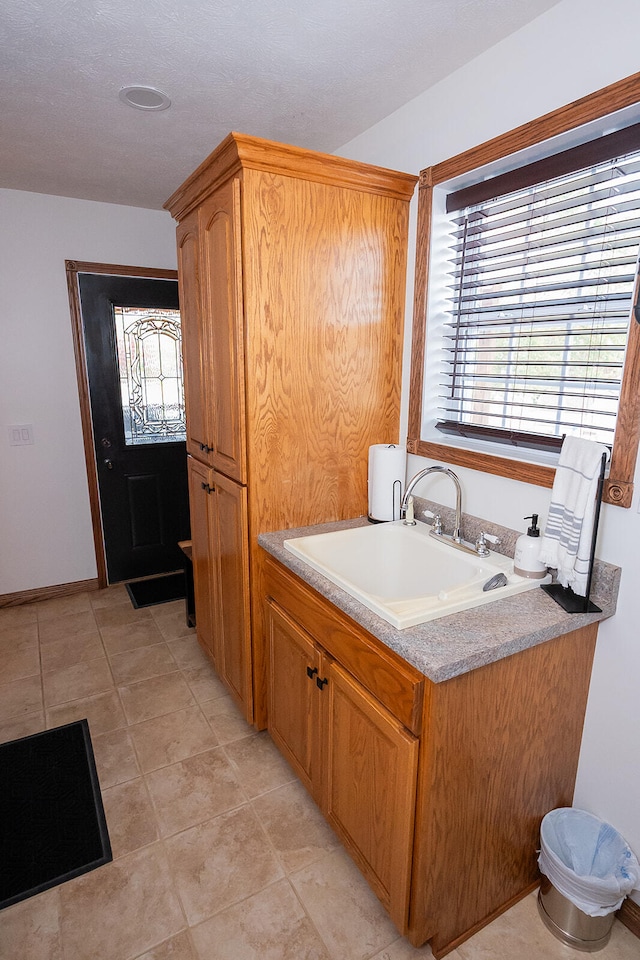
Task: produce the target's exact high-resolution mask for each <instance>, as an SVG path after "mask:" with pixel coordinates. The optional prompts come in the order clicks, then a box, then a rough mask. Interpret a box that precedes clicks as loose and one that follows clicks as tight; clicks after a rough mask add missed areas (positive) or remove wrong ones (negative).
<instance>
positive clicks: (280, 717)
mask: <svg viewBox="0 0 640 960" xmlns="http://www.w3.org/2000/svg"><path fill="white" fill-rule="evenodd" d="M266 632H267V642H268V644H269V686H268V707H269V709H268V717H269V720H268V728H269V733H270V735H271V737H272V738H273V740H274V742H275V743H276V745H277V746H278V747H279V748H280V751H281V752H282V753H283V754H284V756H285V757H286V758H287V760H288V761H289V763H290V764H291V766H292V767H293V769H294V770H295V772H296V773H297V775H298V777H299V778H300V779H301V780H302V782H303V783H304V785H305V786H306V788H307V790H308V791H309V792H310V793H311V794H312V796H316V794H317V792H318V772H319V765H318V762H317V761H318V750H319V727H320V715H319V707H320V703H321V698H320V697H319V696H318V687H317V685H316V679H317V677H318V676H319V670H320V654H319V652H318V650H317V648H316V646H315V644H314V642H313V640H312V639H311V637H310V636H309V635H308V634H307V633H306V632H305V631H304V630H303V629H302V627H300V626H299V625H298V624H297V623H295V621H293V620H292V619H291V618H290V617H289V616H287V614H286V613H285V612H284V610H282V609H280V607H278V606H277V604H275V603H273V602H268V603H267V631H266Z"/></svg>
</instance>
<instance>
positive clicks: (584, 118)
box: [408, 75, 640, 506]
mask: <svg viewBox="0 0 640 960" xmlns="http://www.w3.org/2000/svg"><path fill="white" fill-rule="evenodd" d="M639 98H640V75H636V76H635V77H632V78H628V80H626V81H622V82H621V83H620V84H614V85H613V86H612V87H610V88H606V90H604V91H599V92H598V93H597V94H594V95H593V96H592V97H589V98H585V100H584V101H578V102H577V104H572V105H570V106H569V107H567V108H565V109H564V111H557V112H556V113H554V114H550V115H548V116H547V117H544V118H541V120H539V121H536V122H535V123H534V124H531V125H528V126H527V127H525V128H519V129H518V130H516V131H511V133H509V134H506V135H505V136H504V137H502V138H497V139H496V140H495V141H491V142H490V143H489V144H484V145H482V147H479V148H475V149H474V150H472V151H469V152H468V153H467V154H463V155H461V156H460V157H457V158H454V159H453V160H452V161H447V162H446V163H445V164H440V165H439V166H438V167H433V168H430V169H428V170H426V171H423V173H422V175H421V181H420V207H419V223H418V233H419V236H418V252H417V266H416V310H415V316H414V346H413V364H412V377H411V388H410V417H409V440H408V449H409V451H410V452H414V453H419V454H422V455H424V456H430V457H433V458H435V459H440V460H445V461H447V462H451V463H457V464H460V465H463V466H469V467H472V468H476V469H482V470H484V471H488V472H493V473H496V474H501V475H504V476H511V477H514V478H516V479H521V480H527V481H529V482H534V483H539V484H542V485H545V486H551V484H552V483H553V476H554V466H553V463H552V458H550V457H549V456H546V458H545V456H544V455H540V454H538V453H537V451H552V452H553V451H556V452H557V451H558V450H559V448H560V446H561V444H562V439H563V436H564V435H565V434H573V435H578V436H583V437H586V438H588V439H594V440H598V441H599V442H602V443H606V444H608V445H609V446H610V447H611V448H612V461H611V469H610V477H609V480H608V481H607V485H606V488H605V496H604V498H605V500H607V501H608V502H612V503H618V504H620V505H622V506H629V505H630V502H631V495H632V489H633V488H632V480H633V470H634V465H635V459H636V453H637V445H638V414H639V403H638V397H637V393H638V391H637V389H636V386H635V384H636V383H637V371H638V369H639V361H638V354H639V353H640V336H639V335H638V331H637V328H638V324H637V323H636V322H635V320H634V319H633V318H632V307H633V304H634V302H635V299H636V295H637V276H636V274H637V262H638V253H639V248H640V124H638V123H633V122H631V121H632V120H633V119H634V116H633V113H634V112H635V119H636V120H637V117H638V111H637V110H635V111H633V110H632V111H631V112H630V111H628V110H627V109H626V108H627V107H628V106H629V105H630V104H635V103H636V101H637V100H638V99H639ZM617 108H619V110H620V112H619V113H618V114H617V116H616V117H615V118H612V117H611V116H610V114H611V111H612V109H617ZM605 116H606V124H607V127H608V130H609V131H610V130H611V129H612V128H613V132H607V133H603V125H602V124H601V125H600V126H598V125H597V124H595V127H596V129H595V130H594V124H593V121H594V120H598V119H599V118H600V117H605ZM588 121H589V122H590V123H589V125H586V126H585V124H587V122H588ZM616 126H617V127H618V128H617V129H616ZM566 130H570V131H571V137H572V141H571V145H570V146H567V145H566V143H562V142H561V138H560V142H561V145H560V146H558V145H557V144H558V142H559V137H558V135H559V134H561V133H562V132H564V131H566ZM551 136H553V137H554V141H553V145H554V146H553V148H552V147H551V146H550V145H549V140H550V138H551ZM576 140H577V141H578V142H577V144H576ZM552 150H553V152H552ZM534 151H535V152H534ZM532 152H533V156H534V158H535V159H533V160H532V156H531V154H532ZM516 154H517V156H516ZM523 158H524V160H523ZM483 161H484V162H483ZM429 264H430V268H429ZM427 315H428V316H427ZM630 317H631V320H630ZM427 322H428V323H429V337H428V338H427V335H426V328H427ZM427 341H428V349H427V348H426V344H427ZM498 445H500V446H498ZM498 450H504V451H505V453H504V454H501V453H499V452H496V451H498ZM545 459H546V463H545Z"/></svg>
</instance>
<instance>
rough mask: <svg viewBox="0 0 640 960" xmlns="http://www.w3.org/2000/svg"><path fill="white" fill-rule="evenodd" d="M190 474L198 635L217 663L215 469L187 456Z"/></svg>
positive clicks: (202, 644) (192, 558)
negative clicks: (213, 487) (209, 493)
mask: <svg viewBox="0 0 640 960" xmlns="http://www.w3.org/2000/svg"><path fill="white" fill-rule="evenodd" d="M187 467H188V473H189V504H190V511H191V562H192V565H193V592H194V599H195V605H196V609H197V611H198V614H197V616H198V629H197V635H198V640H199V642H200V645H201V646H202V647H203V648H204V650H205V652H206V653H207V654H208V656H209V657H210V658H211V659H212V660H213V662H214V663H215V662H216V627H215V622H214V611H215V610H216V607H217V603H216V601H217V590H218V588H217V571H216V565H215V557H214V552H213V550H212V547H211V544H212V543H215V542H216V539H217V535H216V530H215V513H214V511H213V510H212V509H211V498H210V497H209V495H208V490H209V488H210V486H211V484H212V483H213V471H212V470H211V468H210V467H208V466H207V465H206V464H203V463H200V462H199V461H198V460H194V459H193V457H191V456H190V457H188V458H187Z"/></svg>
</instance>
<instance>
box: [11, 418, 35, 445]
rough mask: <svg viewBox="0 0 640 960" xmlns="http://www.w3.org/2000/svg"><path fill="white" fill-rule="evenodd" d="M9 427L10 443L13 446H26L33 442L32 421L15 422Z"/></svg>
mask: <svg viewBox="0 0 640 960" xmlns="http://www.w3.org/2000/svg"><path fill="white" fill-rule="evenodd" d="M7 429H8V431H9V443H10V444H11V446H12V447H24V446H26V445H27V444H29V443H33V424H32V423H14V424H11V426H10V427H7Z"/></svg>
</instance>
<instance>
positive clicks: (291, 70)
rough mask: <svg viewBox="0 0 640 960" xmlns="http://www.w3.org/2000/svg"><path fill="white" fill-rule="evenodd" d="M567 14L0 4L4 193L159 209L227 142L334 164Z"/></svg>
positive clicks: (172, 2)
mask: <svg viewBox="0 0 640 960" xmlns="http://www.w3.org/2000/svg"><path fill="white" fill-rule="evenodd" d="M557 2H558V0H0V50H1V54H0V186H3V187H9V188H13V189H17V190H31V191H35V192H38V193H51V194H58V195H61V196H68V197H80V198H84V199H90V200H103V201H109V202H112V203H124V204H130V205H132V206H140V207H150V208H160V207H162V204H163V203H164V201H165V200H166V199H167V197H168V196H169V195H170V194H171V193H173V191H174V190H175V189H176V188H177V187H178V186H179V185H180V183H181V182H182V181H183V180H184V179H185V177H186V176H187V175H188V174H189V173H191V171H192V170H194V169H195V167H196V166H197V165H198V164H199V163H200V162H201V161H202V160H203V159H204V158H205V157H206V156H207V155H208V154H209V153H210V152H211V150H212V149H213V148H214V147H215V146H216V144H217V143H219V141H220V140H222V139H223V137H225V136H226V135H227V134H228V133H229V132H230V131H231V130H237V131H239V132H242V133H247V134H252V135H255V136H261V137H268V138H269V139H273V140H280V141H282V142H285V143H293V144H296V145H298V146H302V147H308V148H311V149H315V150H322V151H325V152H329V153H330V152H332V151H333V150H336V149H338V148H339V147H341V146H342V145H343V144H345V143H347V142H348V141H349V140H351V139H352V138H353V137H355V136H357V135H358V134H359V133H361V132H362V131H363V130H366V129H367V128H368V127H370V126H371V125H372V124H374V123H375V122H377V121H378V120H381V119H382V118H383V117H385V116H387V115H388V114H389V113H391V112H392V111H393V110H395V109H397V108H398V107H399V106H401V105H402V104H403V103H406V102H407V101H408V100H410V99H411V98H412V97H414V96H416V95H417V94H419V93H421V92H422V91H423V90H426V89H427V88H428V87H430V86H431V85H432V84H434V83H436V82H437V81H438V80H440V79H442V78H443V77H444V76H446V75H447V74H449V73H451V72H452V71H454V70H455V69H457V68H458V67H459V66H461V65H462V64H464V63H466V62H467V61H469V60H471V59H472V58H473V57H475V56H477V55H478V54H479V53H481V52H482V51H483V50H486V49H488V48H489V47H490V46H493V44H495V43H496V42H498V41H499V40H500V39H502V38H503V37H505V36H507V35H508V34H510V33H513V32H514V31H515V30H517V29H518V28H519V27H521V26H523V25H524V24H525V23H528V22H529V21H530V20H533V19H534V18H535V17H537V16H539V15H540V14H541V13H543V12H544V11H545V10H548V9H549V8H550V7H553V6H554V5H555V4H556V3H557ZM133 84H139V85H148V86H153V87H157V88H158V89H160V90H162V91H163V92H164V93H166V94H167V95H168V96H169V97H170V98H171V101H172V106H171V107H170V108H169V109H168V110H165V111H162V112H155V113H153V112H145V111H141V110H134V109H132V108H131V107H128V106H127V105H126V104H123V103H121V102H120V100H119V99H118V93H119V91H120V89H121V88H122V87H124V86H128V85H133Z"/></svg>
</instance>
